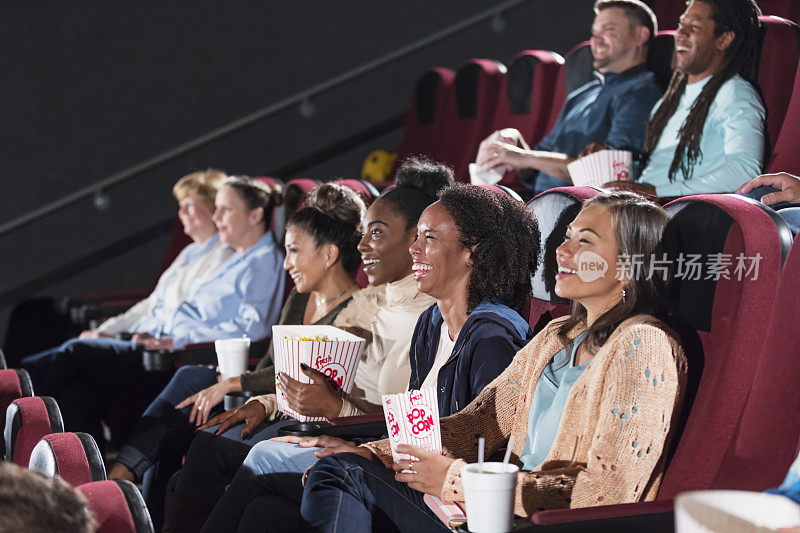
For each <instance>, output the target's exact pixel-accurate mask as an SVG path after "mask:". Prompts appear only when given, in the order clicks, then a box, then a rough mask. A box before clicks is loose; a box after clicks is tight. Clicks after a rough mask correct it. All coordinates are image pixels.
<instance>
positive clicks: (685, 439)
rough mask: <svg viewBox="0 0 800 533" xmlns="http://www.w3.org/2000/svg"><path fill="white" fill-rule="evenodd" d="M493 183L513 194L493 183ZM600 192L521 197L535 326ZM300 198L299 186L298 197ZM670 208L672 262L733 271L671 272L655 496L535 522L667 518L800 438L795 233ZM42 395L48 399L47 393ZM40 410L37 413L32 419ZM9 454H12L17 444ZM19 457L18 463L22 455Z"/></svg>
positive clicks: (731, 485)
mask: <svg viewBox="0 0 800 533" xmlns="http://www.w3.org/2000/svg"><path fill="white" fill-rule="evenodd" d="M488 188H490V189H492V190H494V191H496V192H497V193H498V194H512V195H513V193H509V192H508V190H506V189H502V188H499V187H488ZM598 193H599V191H598V190H596V189H593V188H587V187H564V188H558V189H553V190H550V191H547V192H545V193H543V194H541V195H539V196H537V197H536V198H534V199H533V200H531V201H530V202H529V203H528V204H527V208H528V209H529V210H530V211H531V212H532V213H533V214H534V215H535V216H536V218H537V220H538V221H539V224H540V228H541V232H542V236H543V239H542V242H541V250H540V257H541V258H542V260H541V262H540V265H539V267H538V269H537V271H536V272H535V273H533V274H532V277H533V290H532V294H531V298H530V305H529V306H528V309H527V314H528V317H527V318H528V321H529V323H530V324H531V327H532V328H533V329H534V330H538V329H540V328H541V326H542V325H543V324H544V323H546V322H547V321H548V320H550V319H551V318H553V317H557V316H561V315H563V314H565V313H567V312H568V309H569V308H568V305H567V302H566V301H564V300H562V299H560V298H559V297H558V296H557V295H555V293H554V281H553V280H554V275H555V272H556V264H555V259H554V258H555V248H556V247H557V246H558V245H559V244H560V242H561V241H562V238H563V235H564V232H565V228H566V225H567V224H568V223H569V222H570V221H571V220H572V219H573V218H574V217H575V215H576V214H577V212H578V211H579V210H580V207H581V204H582V202H583V201H584V200H586V199H588V198H591V197H593V196H594V195H596V194H598ZM303 197H304V194H300V195H299V197H298V203H299V205H302V201H303ZM665 209H666V210H667V212H668V214H669V215H670V222H669V224H668V226H667V229H666V231H665V242H669V243H670V250H671V252H670V254H671V255H670V259H671V260H673V261H677V259H678V257H679V254H682V256H681V257H684V258H686V257H691V256H692V255H696V254H699V255H700V256H701V257H703V258H706V259H707V258H710V257H721V256H726V257H728V258H729V260H730V268H729V270H728V275H727V277H726V276H715V275H713V274H712V272H711V271H709V270H708V269H706V270H703V271H702V272H701V273H700V275H699V276H698V279H694V277H695V276H692V277H691V279H685V278H684V279H678V280H676V281H675V283H674V284H673V288H672V290H671V291H670V293H669V294H667V295H666V297H667V298H668V299H669V301H670V302H671V303H672V304H673V306H674V308H675V309H676V313H677V315H678V317H679V319H680V321H681V324H682V325H683V326H682V327H681V328H680V331H679V333H680V334H681V337H682V340H683V344H684V348H685V350H686V353H687V356H688V359H689V366H690V372H689V374H690V377H689V382H688V384H687V393H686V398H685V401H684V405H683V409H682V415H681V419H680V423H679V425H678V427H677V428H676V432H677V433H676V439H675V445H674V446H673V449H672V450H671V452H672V455H671V459H670V462H669V464H668V466H667V469H666V471H665V474H664V478H663V482H662V484H661V489H660V491H659V494H658V499H657V500H656V501H654V502H649V503H639V504H630V505H617V506H609V507H596V508H590V509H576V510H563V511H544V512H540V513H536V514H534V515H533V516H532V520H533V522H535V523H536V524H539V526H538V527H541V526H542V525H547V524H556V523H559V522H568V521H569V522H572V521H578V520H593V522H592V524H596V523H597V521H608V520H628V518H624V517H628V516H630V515H636V516H637V517H638V518H637V520H642V519H652V520H654V521H661V522H662V523H663V522H664V521H670V520H671V517H670V513H671V509H672V500H673V498H674V497H675V495H677V494H678V493H680V492H683V491H687V490H697V489H714V488H718V489H748V490H764V489H766V488H768V487H772V486H777V485H778V484H779V483H780V481H781V480H782V479H783V476H784V475H785V473H786V471H787V469H788V467H789V465H790V464H791V462H792V460H793V458H794V456H795V453H796V448H797V446H798V441H799V440H800V395H798V394H796V390H795V383H797V382H798V380H799V379H800V366H799V365H797V364H796V361H797V358H798V357H800V346H798V345H797V343H795V342H794V339H797V338H798V336H800V321H798V320H797V317H798V316H800V244H794V246H792V236H791V233H790V232H789V230H788V228H787V227H786V225H785V223H784V221H783V220H782V219H781V218H780V217H779V216H777V214H776V213H775V212H774V211H772V210H771V209H770V208H768V207H766V206H763V205H761V204H759V203H758V202H754V201H751V200H748V199H745V198H743V197H740V196H736V195H698V196H690V197H685V198H679V199H677V200H674V201H672V202H670V203H668V204H667V205H666V206H665ZM740 256H741V257H742V258H744V259H745V260H746V261H749V262H748V263H746V265H747V266H748V267H752V266H753V265H754V263H753V261H756V262H757V265H758V266H757V269H756V271H755V272H754V271H753V270H750V271H749V272H748V273H744V276H743V279H739V278H740V277H742V276H740V275H737V272H736V270H735V266H736V264H737V261H738V258H739V257H740ZM259 355H260V354H259ZM9 373H13V375H12V374H9ZM0 376H3V377H2V378H0V384H3V387H5V386H6V384H7V383H9V382H12V381H14V380H17V379H18V378H17V376H20V373H19V371H13V370H11V371H9V370H6V371H3V373H2V374H0ZM23 389H24V390H25V391H28V392H32V391H30V387H29V385H28V386H27V387H23V386H20V387H19V390H17V389H14V391H12V392H11V393H8V392H0V399H3V401H8V398H11V397H13V396H14V394H19V395H22V393H23ZM25 401H27V399H25ZM41 403H42V404H43V405H44V407H45V408H46V407H47V403H46V401H45V400H41ZM15 405H17V406H18V405H19V400H17V403H16V404H15ZM0 408H4V405H0ZM39 409H40V411H41V410H42V407H41V406H40V407H39ZM51 411H52V408H51ZM8 413H9V414H8V416H7V419H6V426H5V427H6V430H5V435H6V438H7V439H8V440H9V442H7V448H8V449H10V450H13V448H14V446H16V445H17V443H18V442H19V441H20V438H21V436H23V437H24V439H23V440H24V441H25V442H26V443H27V444H26V446H27V447H29V448H30V449H32V443H36V442H38V441H39V439H40V438H41V436H43V435H44V434H45V433H50V432H52V431H53V426H52V424H51V425H49V426H47V425H43V426H42V429H39V430H36V431H34V432H27V431H26V430H25V424H26V423H27V422H28V420H31V419H30V418H29V419H26V417H25V415H24V414H23V412H22V410H21V409H19V408H18V407H14V406H13V405H12V407H11V408H10V410H9V411H8ZM48 416H49V415H48ZM44 419H45V417H44V415H41V414H40V416H39V420H40V421H41V420H44ZM15 425H16V426H15ZM15 427H17V429H14V428H15ZM73 441H74V439H73ZM9 446H11V448H9ZM75 446H77V445H75ZM640 451H641V452H642V453H646V450H635V449H634V448H632V449H631V453H639V452H640ZM9 458H10V459H14V460H16V456H15V454H14V453H13V452H11V454H10V455H9ZM20 460H21V461H23V462H25V460H26V458H25V455H24V453H23V454H21V455H20ZM50 464H52V461H51V463H50ZM51 470H52V468H51Z"/></svg>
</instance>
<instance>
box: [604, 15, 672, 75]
mask: <svg viewBox="0 0 800 533" xmlns="http://www.w3.org/2000/svg"><path fill="white" fill-rule="evenodd" d="M594 13H595V17H594V22H593V23H592V37H591V39H590V40H589V43H590V46H591V50H592V57H593V59H594V61H593V65H592V66H593V67H594V69H595V70H597V71H598V72H603V73H605V72H614V73H620V72H624V71H626V70H628V69H629V68H632V67H634V66H636V65H639V64H641V63H644V62H645V61H646V60H647V50H648V47H649V46H650V44H651V43H652V42H653V39H654V38H655V35H656V33H657V32H658V22H657V21H656V16H655V15H654V14H653V11H652V10H651V9H650V8H649V7H648V6H647V5H646V4H644V3H643V2H640V1H639V0H598V1H597V2H595V4H594Z"/></svg>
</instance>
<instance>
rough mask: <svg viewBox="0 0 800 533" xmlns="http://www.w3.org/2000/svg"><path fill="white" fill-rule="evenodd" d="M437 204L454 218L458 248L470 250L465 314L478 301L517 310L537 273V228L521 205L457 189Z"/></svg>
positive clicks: (482, 191) (479, 190)
mask: <svg viewBox="0 0 800 533" xmlns="http://www.w3.org/2000/svg"><path fill="white" fill-rule="evenodd" d="M439 202H440V203H441V204H442V206H443V207H444V208H445V209H446V210H447V212H448V214H449V215H450V216H451V217H452V218H453V221H454V222H455V225H456V228H457V229H458V232H459V239H460V242H461V245H462V246H464V247H465V248H468V249H470V250H471V253H470V261H471V262H472V273H471V274H470V279H469V286H468V287H467V292H468V293H469V296H468V297H467V311H468V312H469V313H471V312H472V311H473V310H474V309H475V308H476V307H477V306H478V304H479V303H481V302H482V301H491V302H497V303H502V304H505V305H507V306H509V307H511V308H513V309H517V310H521V309H522V307H523V305H524V304H525V300H526V298H527V297H528V295H529V294H530V292H531V273H533V272H535V271H536V266H537V260H538V257H537V255H538V250H539V239H540V234H539V225H538V224H537V223H536V219H535V218H534V217H533V215H532V214H531V213H530V212H528V210H526V209H525V205H524V204H522V203H521V202H519V201H517V200H514V199H512V198H511V197H509V196H506V195H505V194H501V193H497V192H493V191H489V190H486V189H483V188H481V187H475V186H471V185H461V184H456V185H452V186H450V187H448V188H446V189H444V190H443V191H442V193H441V195H440V196H439Z"/></svg>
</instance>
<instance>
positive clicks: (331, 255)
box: [322, 243, 339, 268]
mask: <svg viewBox="0 0 800 533" xmlns="http://www.w3.org/2000/svg"><path fill="white" fill-rule="evenodd" d="M322 256H323V258H324V259H325V268H330V267H332V266H333V265H335V264H336V261H337V260H338V259H339V247H338V246H336V245H335V244H333V243H328V244H326V245H324V246H323V250H322Z"/></svg>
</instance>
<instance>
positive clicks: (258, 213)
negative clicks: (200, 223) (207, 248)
mask: <svg viewBox="0 0 800 533" xmlns="http://www.w3.org/2000/svg"><path fill="white" fill-rule="evenodd" d="M282 201H283V198H282V197H281V190H280V187H278V186H277V185H267V184H265V183H263V182H261V181H258V180H254V179H250V178H246V177H240V176H235V177H231V178H228V179H227V180H225V182H224V183H223V184H222V187H220V189H219V191H218V192H217V197H216V199H215V205H216V209H215V210H214V223H215V224H216V225H217V230H218V231H219V240H220V241H222V242H224V243H227V244H228V245H230V247H231V248H233V249H234V250H235V251H237V252H244V251H246V250H247V249H248V248H250V247H251V246H253V245H254V244H255V243H257V242H258V240H259V239H261V237H263V236H264V234H265V233H267V231H269V227H270V221H271V220H272V212H273V210H274V209H275V207H277V206H279V205H280V204H281V202H282Z"/></svg>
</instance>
